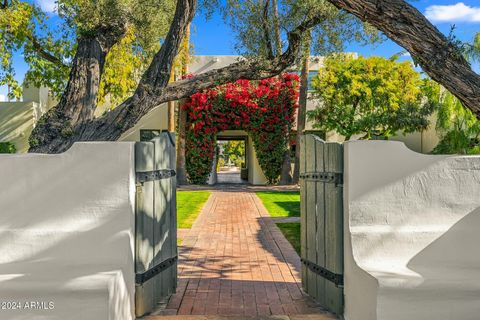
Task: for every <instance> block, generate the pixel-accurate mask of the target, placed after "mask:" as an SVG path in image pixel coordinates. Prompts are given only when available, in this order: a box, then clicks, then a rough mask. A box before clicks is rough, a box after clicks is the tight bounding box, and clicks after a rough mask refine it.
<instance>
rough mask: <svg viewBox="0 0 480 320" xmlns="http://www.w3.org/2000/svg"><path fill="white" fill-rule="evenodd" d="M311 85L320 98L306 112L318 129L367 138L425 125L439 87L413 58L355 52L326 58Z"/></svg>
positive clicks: (411, 129) (410, 130)
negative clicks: (414, 64)
mask: <svg viewBox="0 0 480 320" xmlns="http://www.w3.org/2000/svg"><path fill="white" fill-rule="evenodd" d="M313 88H314V90H315V94H316V96H317V97H318V98H319V101H320V103H319V106H318V107H317V108H316V109H315V110H313V111H310V112H308V117H309V119H311V120H313V121H314V122H315V127H316V128H318V129H321V130H324V131H330V130H334V131H336V132H337V133H339V134H341V135H343V136H345V137H346V139H347V140H348V139H350V138H351V137H352V136H353V135H359V134H361V135H362V138H363V139H369V138H372V136H376V135H380V136H385V137H389V136H392V135H394V134H396V133H397V132H398V131H403V132H404V133H409V132H413V131H417V130H421V129H424V128H426V127H427V126H428V124H429V122H428V116H429V115H431V114H432V112H433V111H434V109H435V107H436V105H437V104H436V101H438V95H439V92H440V88H439V86H438V85H436V84H435V83H433V82H432V81H430V80H427V79H421V77H420V74H419V73H417V72H416V71H415V70H414V69H413V68H412V66H411V64H410V63H409V62H401V63H400V62H397V61H395V59H384V58H381V57H370V58H364V57H361V56H360V57H358V59H357V58H355V57H353V56H351V55H336V56H332V57H330V58H327V59H325V62H324V67H323V68H322V69H320V70H319V74H318V75H317V76H316V77H315V78H314V79H313Z"/></svg>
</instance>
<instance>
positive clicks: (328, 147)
mask: <svg viewBox="0 0 480 320" xmlns="http://www.w3.org/2000/svg"><path fill="white" fill-rule="evenodd" d="M300 141H301V145H300V148H301V150H302V152H301V159H300V197H301V245H302V251H301V258H302V285H303V288H304V290H305V291H306V292H307V293H308V294H309V295H310V296H312V297H313V298H315V300H317V301H318V302H319V303H320V304H321V305H322V306H324V307H325V308H327V309H328V310H330V311H332V312H335V313H337V314H343V146H342V145H341V144H339V143H328V142H325V141H323V140H321V139H320V138H319V137H317V136H314V135H304V136H302V137H301V140H300Z"/></svg>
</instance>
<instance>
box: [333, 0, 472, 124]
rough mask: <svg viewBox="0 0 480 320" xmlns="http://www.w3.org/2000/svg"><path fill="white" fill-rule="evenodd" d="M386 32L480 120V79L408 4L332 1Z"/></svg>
mask: <svg viewBox="0 0 480 320" xmlns="http://www.w3.org/2000/svg"><path fill="white" fill-rule="evenodd" d="M328 1H330V2H331V3H332V4H334V5H335V6H337V7H338V8H340V9H344V10H346V11H348V12H350V13H352V14H353V15H355V16H357V17H358V18H360V19H361V20H363V21H367V22H369V23H370V24H371V25H373V26H375V27H376V28H377V29H379V30H381V31H383V32H384V33H385V34H386V35H387V36H388V37H389V38H390V39H392V40H393V41H395V42H396V43H398V44H399V45H400V46H402V47H403V48H405V49H406V50H408V52H410V54H411V55H412V57H413V58H414V59H415V61H416V62H417V63H418V64H419V65H420V66H421V67H422V69H423V70H424V71H425V72H426V73H427V74H428V75H429V76H430V77H431V78H432V79H434V80H435V81H437V82H439V83H440V84H442V85H443V86H444V87H445V88H447V89H448V90H449V91H450V92H452V93H453V94H454V95H455V96H456V97H457V98H458V99H460V101H461V102H462V103H463V105H464V106H465V107H467V108H469V109H470V110H472V111H473V112H474V113H475V114H476V115H477V117H480V76H479V75H478V74H476V73H475V72H473V70H472V68H471V66H470V65H469V64H468V62H467V61H466V60H465V59H464V58H463V56H462V54H461V53H460V52H459V50H458V48H457V47H456V46H455V45H454V44H452V43H451V42H450V41H449V40H448V39H447V38H446V37H445V36H444V35H443V34H442V33H441V32H440V31H438V29H437V28H435V27H434V26H433V25H432V24H431V23H430V22H429V21H428V20H427V19H426V18H425V16H424V15H423V14H421V13H420V12H419V11H418V10H417V9H415V8H414V7H413V6H411V5H410V4H408V3H407V2H405V1H404V0H328Z"/></svg>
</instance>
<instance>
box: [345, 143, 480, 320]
mask: <svg viewBox="0 0 480 320" xmlns="http://www.w3.org/2000/svg"><path fill="white" fill-rule="evenodd" d="M479 195H480V157H478V156H477V157H473V156H470V157H467V156H463V157H461V156H430V155H422V154H418V153H415V152H412V151H411V150H409V149H408V148H407V147H406V146H405V145H404V144H403V143H401V142H393V141H353V142H348V143H346V144H345V185H344V201H345V217H344V222H345V225H344V231H345V238H344V240H345V318H346V319H347V320H375V319H381V320H400V319H402V320H404V319H415V320H427V319H429V320H430V319H435V320H443V319H445V320H447V319H448V320H454V319H455V320H458V319H462V320H467V319H471V320H473V319H478V318H479V315H480V254H479V249H478V245H479V243H480V232H479V230H480V196H479Z"/></svg>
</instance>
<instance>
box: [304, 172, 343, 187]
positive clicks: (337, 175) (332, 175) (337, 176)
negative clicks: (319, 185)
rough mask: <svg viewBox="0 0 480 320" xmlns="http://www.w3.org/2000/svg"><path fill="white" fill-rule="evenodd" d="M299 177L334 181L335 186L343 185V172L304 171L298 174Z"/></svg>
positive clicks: (327, 181)
mask: <svg viewBox="0 0 480 320" xmlns="http://www.w3.org/2000/svg"><path fill="white" fill-rule="evenodd" d="M300 179H305V180H310V181H319V182H325V183H335V185H336V186H343V173H341V172H305V173H301V174H300Z"/></svg>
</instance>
